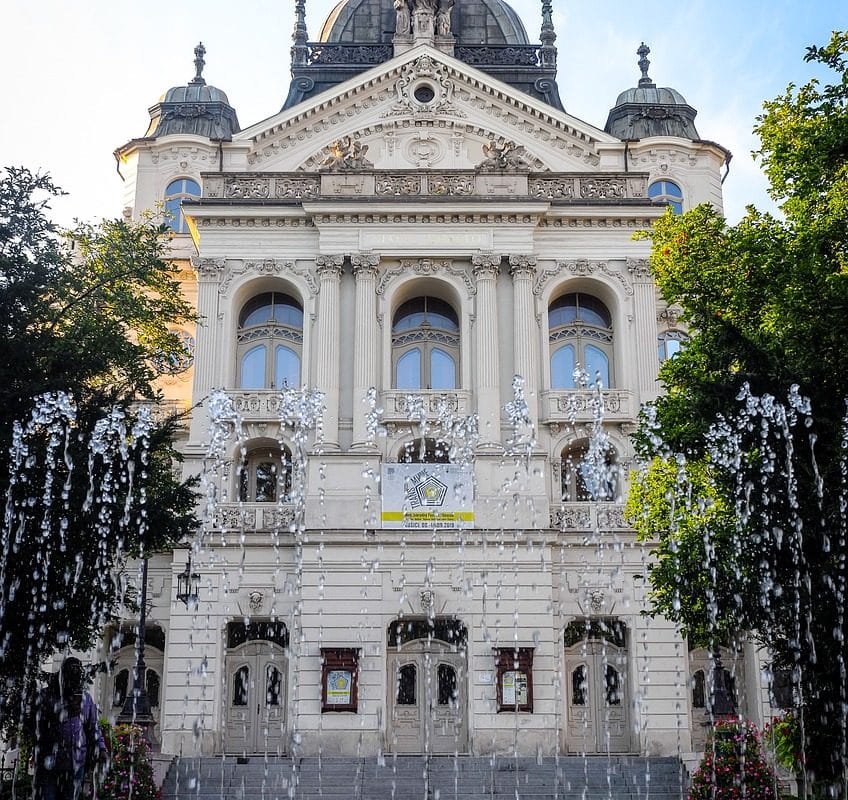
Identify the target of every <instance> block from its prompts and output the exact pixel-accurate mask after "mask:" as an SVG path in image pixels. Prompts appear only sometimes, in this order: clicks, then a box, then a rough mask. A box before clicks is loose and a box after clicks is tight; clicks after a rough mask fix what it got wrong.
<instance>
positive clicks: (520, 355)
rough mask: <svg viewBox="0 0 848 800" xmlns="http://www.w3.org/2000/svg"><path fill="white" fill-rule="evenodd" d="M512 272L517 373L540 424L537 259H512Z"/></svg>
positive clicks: (534, 417) (531, 413)
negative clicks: (535, 292)
mask: <svg viewBox="0 0 848 800" xmlns="http://www.w3.org/2000/svg"><path fill="white" fill-rule="evenodd" d="M509 272H510V275H511V276H512V293H513V340H514V341H513V347H514V348H515V349H514V354H515V372H516V373H517V374H518V375H520V376H521V377H522V378H524V391H525V394H526V399H527V406H528V408H529V409H530V417H531V418H532V420H533V424H534V425H536V427H537V428H538V424H539V368H538V366H537V364H538V358H537V355H536V351H537V349H538V346H539V335H538V326H537V325H536V314H535V313H534V311H533V278H534V277H535V275H536V257H535V256H520V255H519V256H510V257H509Z"/></svg>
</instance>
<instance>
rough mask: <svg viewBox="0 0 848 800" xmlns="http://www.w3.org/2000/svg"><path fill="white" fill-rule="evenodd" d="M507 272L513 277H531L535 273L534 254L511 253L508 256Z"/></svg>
mask: <svg viewBox="0 0 848 800" xmlns="http://www.w3.org/2000/svg"><path fill="white" fill-rule="evenodd" d="M509 274H510V275H512V277H513V278H516V277H519V276H521V277H528V278H532V277H533V276H534V275H535V274H536V256H523V255H513V256H510V257H509Z"/></svg>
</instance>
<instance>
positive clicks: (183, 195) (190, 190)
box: [165, 178, 200, 233]
mask: <svg viewBox="0 0 848 800" xmlns="http://www.w3.org/2000/svg"><path fill="white" fill-rule="evenodd" d="M199 198H200V185H199V184H198V183H197V181H193V180H192V179H191V178H179V179H177V180H175V181H171V182H170V183H169V184H168V188H167V189H165V211H166V212H167V220H166V223H167V225H168V227H169V228H170V229H171V230H172V231H173V232H174V233H188V225H187V223H186V219H185V215H184V214H183V211H182V204H183V200H197V199H199Z"/></svg>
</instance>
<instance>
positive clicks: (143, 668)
mask: <svg viewBox="0 0 848 800" xmlns="http://www.w3.org/2000/svg"><path fill="white" fill-rule="evenodd" d="M139 599H140V609H139V614H138V636H137V638H136V649H135V666H134V667H133V687H132V691H131V692H130V693H129V694H127V696H126V699H125V700H124V705H123V708H121V713H120V714H119V715H118V722H121V723H132V724H135V725H138V726H140V727H141V728H142V730H143V731H144V734H145V736H148V735H149V731H150V728H151V727H152V725H153V714H152V713H151V708H150V698H149V697H148V695H147V665H146V664H145V663H144V629H145V626H146V625H147V558H145V559H144V560H143V561H142V566H141V595H140V598H139Z"/></svg>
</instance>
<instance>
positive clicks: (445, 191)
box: [427, 175, 477, 197]
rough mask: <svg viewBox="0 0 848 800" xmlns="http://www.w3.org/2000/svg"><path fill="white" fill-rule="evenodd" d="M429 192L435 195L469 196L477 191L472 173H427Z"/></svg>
mask: <svg viewBox="0 0 848 800" xmlns="http://www.w3.org/2000/svg"><path fill="white" fill-rule="evenodd" d="M427 177H428V181H427V182H428V188H429V190H430V194H432V195H435V196H436V197H447V196H454V197H456V196H459V197H462V196H470V195H473V194H476V193H477V183H476V181H475V180H474V175H428V176H427Z"/></svg>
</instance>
